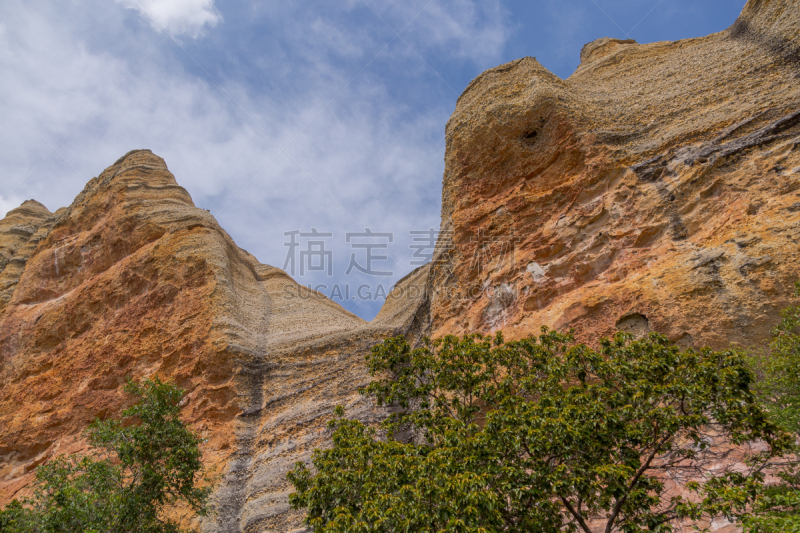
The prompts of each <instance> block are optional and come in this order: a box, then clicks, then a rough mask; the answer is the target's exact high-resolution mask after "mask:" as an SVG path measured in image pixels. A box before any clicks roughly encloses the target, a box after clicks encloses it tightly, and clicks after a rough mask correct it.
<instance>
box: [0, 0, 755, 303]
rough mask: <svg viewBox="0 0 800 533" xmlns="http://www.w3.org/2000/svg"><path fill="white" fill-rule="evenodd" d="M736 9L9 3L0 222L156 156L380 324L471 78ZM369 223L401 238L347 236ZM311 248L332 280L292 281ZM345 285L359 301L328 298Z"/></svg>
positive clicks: (357, 0)
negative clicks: (135, 152)
mask: <svg viewBox="0 0 800 533" xmlns="http://www.w3.org/2000/svg"><path fill="white" fill-rule="evenodd" d="M743 5H744V0H704V1H703V2H697V0H521V1H518V0H339V1H331V0H298V1H280V2H278V1H266V2H263V1H262V2H253V1H251V0H230V1H222V0H117V1H116V2H114V1H110V0H59V1H47V0H3V2H2V3H0V124H2V128H0V217H2V216H4V215H5V213H6V212H7V211H9V210H10V209H13V208H15V207H17V206H18V205H19V204H20V203H21V202H22V201H23V200H25V199H29V198H35V199H37V200H39V201H40V202H42V203H44V204H45V205H46V206H47V207H48V208H49V209H50V210H51V211H55V210H56V209H57V208H59V207H62V206H65V205H68V204H69V203H70V202H71V201H72V199H73V198H74V197H75V195H76V194H77V193H78V192H80V190H81V189H82V188H83V186H84V184H85V182H86V181H87V180H89V179H91V178H92V177H93V176H96V175H98V174H99V173H100V172H101V171H102V170H103V169H104V168H105V167H107V166H109V165H110V164H112V163H113V162H114V161H115V160H116V159H117V158H118V157H120V156H121V155H123V154H124V153H125V152H127V151H129V150H131V149H134V148H150V149H151V150H153V151H154V152H155V153H156V154H158V155H160V156H162V157H163V158H165V159H166V161H167V164H168V166H169V168H170V170H171V171H172V172H173V174H175V176H176V178H177V180H178V182H179V183H180V184H181V185H182V186H184V187H185V188H186V189H187V190H188V191H189V193H190V194H191V195H192V197H193V199H194V202H195V204H196V205H197V206H198V207H202V208H206V209H209V210H210V211H211V213H212V214H213V215H214V216H215V217H216V218H217V220H219V222H220V224H221V225H222V226H223V227H224V228H225V229H226V230H227V231H228V232H229V233H230V234H231V236H232V237H233V238H234V239H235V240H236V242H237V243H238V244H239V245H240V246H241V247H242V248H245V249H246V250H248V251H250V252H251V253H253V254H254V255H255V256H256V257H258V259H259V260H260V261H261V262H264V263H269V264H272V265H276V266H279V267H282V266H284V264H286V258H287V252H289V251H290V250H294V252H295V254H296V256H295V261H296V262H295V265H294V266H295V272H294V277H295V278H296V279H297V280H298V281H300V282H301V283H303V284H309V283H310V284H312V285H313V286H315V287H316V286H318V285H319V284H320V283H324V284H325V285H326V286H327V287H326V288H323V289H321V290H322V292H324V293H326V294H327V295H329V296H331V295H332V296H333V297H334V299H336V300H338V301H340V303H342V304H343V305H344V306H345V307H346V308H347V309H349V310H351V311H353V312H354V313H356V314H358V315H359V316H362V317H364V318H366V319H371V318H372V317H373V316H374V315H375V314H376V313H377V311H378V309H379V308H380V304H381V299H382V297H381V289H380V288H379V287H380V286H383V287H384V288H385V289H386V290H388V289H389V288H390V287H391V285H392V284H393V283H394V281H396V280H398V279H399V278H400V277H402V276H403V275H405V274H406V273H408V272H409V271H410V270H412V269H413V268H414V265H413V264H412V263H411V261H412V260H413V250H412V249H410V248H409V246H410V245H413V244H418V245H420V246H424V245H425V241H424V237H423V236H421V235H410V233H409V232H411V231H423V230H428V229H430V228H434V229H435V228H438V224H439V209H440V192H441V180H442V172H443V155H444V126H445V123H446V122H447V119H448V117H449V115H450V113H452V111H453V108H454V106H455V102H456V98H457V97H458V95H459V94H460V92H461V91H462V90H463V89H464V88H465V87H466V86H467V84H468V83H469V82H470V80H472V79H473V78H474V77H475V76H477V75H478V74H479V73H480V72H482V71H483V70H485V69H487V68H491V67H493V66H496V65H498V64H501V63H505V62H507V61H510V60H513V59H516V58H519V57H523V56H526V55H529V56H535V57H536V58H537V59H538V60H539V61H540V62H541V63H542V64H543V65H544V66H545V67H547V68H549V69H550V70H551V71H553V72H554V73H555V74H557V75H558V76H560V77H562V78H566V77H568V76H569V75H570V74H571V73H572V72H573V71H574V70H575V68H576V67H577V65H578V62H579V53H580V49H581V47H582V46H583V45H584V44H585V43H587V42H590V41H592V40H594V39H597V38H599V37H607V36H608V37H618V38H625V37H627V38H633V39H636V40H637V41H638V42H642V43H646V42H653V41H662V40H675V39H682V38H687V37H695V36H700V35H706V34H708V33H712V32H716V31H720V30H722V29H724V28H726V27H728V26H729V25H730V24H731V23H732V22H733V21H734V20H735V19H736V17H737V16H738V14H739V12H740V11H741V9H742V7H743ZM311 228H316V230H317V231H318V232H319V233H331V234H332V235H331V236H330V237H325V238H321V237H317V238H307V237H300V236H297V237H296V238H295V240H296V242H297V243H298V246H297V247H294V248H293V247H290V246H285V244H287V243H288V242H289V241H290V239H291V237H290V236H286V235H285V233H287V232H292V231H300V232H302V233H309V232H310V231H311ZM365 228H370V230H371V231H372V232H373V233H378V232H380V233H391V234H392V239H391V240H392V242H391V243H389V242H388V241H389V238H388V237H387V236H373V237H370V238H366V239H363V238H358V237H352V236H351V238H350V242H347V235H346V234H347V233H350V232H354V233H355V232H364V229H365ZM412 239H417V240H416V241H412ZM320 240H321V241H323V242H324V249H325V250H326V251H327V250H330V251H331V252H332V256H331V257H332V258H333V263H332V272H331V273H332V276H331V277H330V278H329V277H328V276H327V272H326V271H308V270H306V271H305V272H304V274H303V275H301V274H300V271H299V266H300V259H301V258H300V257H299V253H298V252H299V251H301V250H308V249H309V244H310V242H309V241H320ZM353 244H367V245H369V244H386V245H387V246H388V248H386V249H378V248H373V249H372V250H371V253H372V255H373V256H381V255H388V256H389V259H387V260H382V261H381V260H375V261H372V263H371V264H369V265H368V264H367V261H366V254H367V253H368V251H369V250H367V248H365V247H363V246H362V247H353ZM311 249H315V250H318V249H319V245H315V246H313V247H312V248H311ZM421 252H423V253H424V252H425V250H421ZM351 254H356V255H355V263H356V264H355V265H353V268H351V271H350V274H349V275H346V274H345V272H346V271H347V269H348V267H350V266H351V265H350V263H351ZM305 259H307V257H306V258H305ZM317 259H318V257H317ZM317 264H318V263H317ZM291 266H292V265H291V264H289V265H287V268H289V267H291ZM358 267H361V268H362V269H363V268H366V267H371V270H372V271H373V272H383V273H391V275H386V276H376V275H367V274H365V273H362V272H359V270H358ZM346 285H350V287H351V288H350V291H351V294H350V297H351V298H353V299H351V300H348V301H342V299H340V298H339V297H338V295H337V294H336V293H334V294H332V293H333V292H334V291H335V290H336V289H335V287H336V286H338V288H339V290H341V292H342V296H345V286H346ZM360 285H368V287H367V288H364V289H362V291H361V296H362V297H365V298H359V297H357V296H355V294H354V293H355V291H356V289H357V287H358V286H360Z"/></svg>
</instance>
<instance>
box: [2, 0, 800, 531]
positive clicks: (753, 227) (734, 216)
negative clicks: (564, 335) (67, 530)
mask: <svg viewBox="0 0 800 533" xmlns="http://www.w3.org/2000/svg"><path fill="white" fill-rule="evenodd" d="M798 51H800V2H798V1H797V0H750V2H749V3H748V4H747V6H746V7H745V9H744V11H743V12H742V15H741V17H740V18H739V19H738V20H737V22H736V23H735V24H734V25H733V26H732V27H731V28H730V29H728V30H726V31H723V32H720V33H718V34H714V35H711V36H708V37H704V38H698V39H689V40H685V41H679V42H672V43H654V44H648V45H639V44H636V43H635V42H633V41H630V40H624V41H623V40H618V39H601V40H598V41H595V42H593V43H590V44H588V45H586V46H585V47H584V49H583V51H582V52H581V61H582V62H581V65H580V67H579V68H578V69H577V70H576V72H575V73H574V74H573V75H572V76H571V77H570V78H568V79H566V80H561V79H559V78H557V77H556V76H554V75H553V74H551V73H550V72H548V71H547V70H546V69H544V68H543V67H542V66H541V65H539V63H537V62H536V60H535V59H532V58H524V59H520V60H517V61H514V62H511V63H508V64H506V65H502V66H500V67H497V68H494V69H491V70H489V71H487V72H485V73H483V74H482V75H480V76H479V77H478V78H476V79H475V80H474V81H473V82H472V83H471V84H470V85H469V87H467V89H466V90H465V91H464V94H463V95H462V96H461V97H460V98H459V100H458V104H457V107H456V110H455V112H454V113H453V116H452V118H451V119H450V121H449V123H448V124H447V130H446V131H447V151H446V154H445V160H446V168H445V176H444V190H443V204H442V229H443V230H444V233H443V237H442V238H441V239H440V242H439V246H438V252H437V255H436V257H435V260H434V262H433V263H432V264H431V265H430V266H426V267H422V268H420V269H418V270H416V271H415V272H413V273H412V274H410V275H409V276H407V277H406V278H405V279H403V280H401V281H400V282H399V283H398V285H397V287H396V289H395V291H394V292H393V293H392V294H391V295H390V297H389V299H388V300H387V303H386V304H385V306H384V308H383V309H382V310H381V312H380V313H379V315H378V316H377V317H376V319H375V320H373V321H372V322H371V323H367V322H365V321H363V320H361V319H359V318H358V317H355V316H353V315H352V314H350V313H348V312H347V311H345V310H344V309H342V308H341V307H339V306H338V305H336V304H334V303H333V302H331V301H330V300H328V299H326V298H325V297H324V296H322V295H320V294H318V293H315V292H313V291H310V290H307V289H305V288H304V287H302V286H299V285H298V284H297V283H295V282H294V281H293V280H292V279H291V278H290V277H289V276H288V275H287V274H286V273H284V272H283V271H281V270H280V269H277V268H274V267H271V266H267V265H262V264H259V263H258V261H257V260H256V259H255V258H254V257H253V256H251V255H250V254H248V253H247V252H245V251H244V250H241V249H240V248H238V247H237V246H236V244H235V243H234V242H233V240H232V239H231V238H230V237H229V236H228V235H227V233H225V231H224V230H222V229H221V228H220V227H219V225H218V224H217V222H216V221H215V220H214V218H213V217H212V216H211V215H210V214H209V213H208V212H206V211H205V210H202V209H197V208H196V207H195V206H194V205H193V203H192V200H191V198H190V196H189V194H188V193H187V192H186V191H185V190H184V189H183V188H181V187H180V186H178V185H177V183H176V182H175V179H174V177H173V176H172V174H171V173H170V172H169V171H168V169H167V166H166V164H165V163H164V161H163V160H162V159H161V158H159V157H158V156H155V155H153V154H152V153H151V152H150V151H148V150H137V151H133V152H130V153H128V154H126V155H125V156H124V157H122V158H121V159H120V160H119V161H117V162H116V163H115V164H114V165H112V166H111V167H109V168H108V169H106V170H105V171H104V172H103V173H102V174H101V175H100V176H98V177H96V178H94V179H92V180H91V181H90V182H89V183H88V184H87V186H86V188H85V189H84V191H83V192H82V193H81V194H80V195H78V197H77V198H76V199H75V200H74V202H73V203H72V204H71V205H70V206H69V207H67V208H63V209H60V210H58V211H57V212H56V213H55V214H52V213H50V212H49V211H47V209H45V208H44V206H42V205H41V204H38V203H37V202H34V201H28V202H25V203H24V204H23V205H22V206H21V207H20V208H18V209H15V210H13V211H11V212H9V214H8V215H7V216H6V218H5V219H4V220H2V221H0V505H2V504H4V503H6V502H7V501H8V500H9V499H10V498H12V497H14V496H15V495H21V494H24V493H25V491H26V490H28V489H29V487H30V483H31V480H32V476H33V469H34V468H35V467H36V466H37V465H39V464H42V463H43V462H45V461H47V460H48V459H49V458H51V457H53V456H55V455H58V454H62V453H72V452H81V451H83V450H85V449H86V443H85V441H84V440H83V438H82V436H81V432H82V430H83V429H84V428H85V427H86V425H87V424H88V423H89V422H90V421H91V420H92V419H94V418H95V417H101V418H102V417H106V416H112V415H114V414H116V413H118V412H119V410H120V409H121V408H122V407H123V406H124V402H125V401H126V399H125V397H124V395H123V394H122V393H121V392H120V385H121V384H122V383H124V381H125V379H126V378H139V377H142V376H151V375H159V376H162V377H166V378H170V379H173V380H175V381H176V382H177V383H178V384H179V385H180V386H182V387H184V388H186V389H187V390H188V391H189V395H188V399H187V405H186V408H185V413H186V417H187V420H189V421H190V422H191V423H192V425H193V426H194V427H195V428H196V429H197V430H198V431H200V432H201V433H203V434H204V435H206V436H207V437H208V441H207V442H206V443H205V445H204V454H205V460H206V462H207V464H209V465H210V466H211V467H212V469H213V470H214V471H216V472H217V473H219V474H220V476H221V482H220V484H219V486H218V488H217V490H216V492H215V502H216V506H217V514H216V516H215V517H213V518H212V519H209V520H208V521H206V522H205V523H203V524H202V525H203V527H204V528H205V529H206V530H208V531H215V532H223V533H233V532H246V533H255V532H258V533H264V532H287V531H291V530H293V529H297V528H300V527H301V519H302V517H301V516H300V515H299V514H297V513H295V512H292V511H291V510H289V508H288V505H287V495H288V493H289V491H290V486H289V484H288V483H287V482H286V480H285V474H286V472H287V471H288V470H289V469H290V468H291V467H292V465H293V463H294V462H295V461H297V460H308V458H309V457H310V453H311V450H312V449H314V448H315V447H320V446H324V445H325V443H326V442H327V438H328V434H327V433H326V430H325V423H326V421H327V420H329V419H330V417H331V416H332V410H333V407H334V406H335V405H340V404H341V405H345V406H346V407H347V409H348V413H350V414H351V415H352V416H354V417H357V418H359V419H361V420H364V421H367V422H374V421H376V420H378V419H379V418H380V417H381V416H382V415H383V414H382V413H381V412H380V411H378V410H377V409H376V408H375V407H374V406H373V405H371V404H370V403H369V402H366V401H365V400H364V399H363V398H361V397H360V396H359V395H358V393H357V392H356V389H357V388H358V386H360V385H361V384H363V383H365V382H366V380H367V375H366V371H365V368H364V362H363V356H364V354H365V353H366V352H367V350H368V349H369V347H370V346H371V345H372V344H374V343H376V342H379V341H380V340H381V339H383V338H385V337H387V336H389V335H395V334H400V333H403V334H406V335H409V336H411V337H413V338H418V337H420V336H421V335H423V334H432V335H433V336H441V335H444V334H447V333H463V332H467V331H474V330H480V331H486V332H490V331H496V330H498V329H503V330H504V332H505V333H506V336H507V337H510V338H519V337H524V336H527V335H529V334H532V333H533V334H535V333H537V332H538V330H539V328H540V327H541V326H542V325H547V326H550V327H557V328H575V330H576V332H577V335H578V336H579V338H581V339H584V340H589V341H591V340H593V339H596V338H597V336H598V335H603V334H610V333H612V332H613V331H614V330H615V329H617V328H620V329H625V330H628V331H631V332H633V333H634V334H637V335H638V334H643V333H646V332H647V331H653V330H654V331H659V332H662V333H664V334H666V335H668V336H669V337H670V339H672V340H673V341H674V342H676V343H677V344H679V345H681V346H699V345H706V344H708V345H711V346H714V347H722V346H726V345H727V344H729V343H731V342H736V343H739V344H742V345H753V344H756V343H758V342H761V341H763V340H764V339H765V338H766V337H767V335H768V331H769V328H770V327H771V326H772V325H773V324H774V323H775V321H776V317H777V311H778V309H780V308H781V307H783V306H785V305H786V304H787V303H789V296H790V294H791V285H792V283H793V282H794V281H795V280H796V279H797V278H798V266H800V257H798V240H800V60H798V57H800V56H799V55H798ZM408 289H413V290H408ZM187 520H188V518H187ZM720 531H722V530H720Z"/></svg>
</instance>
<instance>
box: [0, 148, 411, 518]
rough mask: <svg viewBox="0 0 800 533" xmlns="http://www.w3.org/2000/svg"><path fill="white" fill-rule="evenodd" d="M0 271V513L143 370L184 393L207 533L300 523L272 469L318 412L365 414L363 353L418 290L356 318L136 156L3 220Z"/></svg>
mask: <svg viewBox="0 0 800 533" xmlns="http://www.w3.org/2000/svg"><path fill="white" fill-rule="evenodd" d="M0 260H1V261H2V266H3V267H4V268H2V270H0V282H2V283H3V284H2V286H0V305H2V307H0V504H4V503H6V502H7V501H9V500H10V499H11V498H12V497H14V496H19V495H23V494H25V491H26V490H29V488H30V483H31V481H32V477H33V471H34V468H35V467H36V466H37V465H39V464H42V463H43V462H45V461H47V460H48V459H50V458H52V457H54V456H56V455H58V454H63V453H75V452H82V451H84V450H85V449H86V443H85V441H84V440H83V439H82V437H81V432H82V431H83V430H84V429H85V427H86V426H87V424H88V423H89V422H91V420H93V419H94V418H95V417H101V418H102V417H106V416H111V415H115V414H117V413H118V412H119V411H120V409H121V408H123V407H124V402H125V401H126V399H125V395H124V394H123V393H122V392H121V390H120V387H121V385H122V384H124V382H125V380H126V379H127V378H140V377H143V376H153V375H158V376H161V377H163V378H169V379H172V380H174V381H175V382H176V383H177V384H179V385H180V386H182V387H184V388H186V389H187V390H188V391H189V394H188V399H187V405H186V407H185V410H184V412H185V414H186V418H187V420H188V421H189V422H191V423H192V425H193V426H194V427H195V429H197V430H198V431H200V432H201V433H202V434H203V435H205V436H206V437H208V441H207V442H206V443H205V445H204V457H205V461H206V463H207V464H208V465H210V466H211V468H212V470H213V471H214V472H216V473H217V474H219V475H220V476H221V483H220V484H219V486H218V489H217V492H216V493H215V503H216V506H217V511H218V512H217V514H216V515H215V517H214V518H212V519H210V520H209V521H207V522H206V523H204V524H203V526H204V527H205V528H206V529H207V530H211V531H219V532H240V531H241V532H254V531H258V532H263V531H281V532H282V531H289V530H291V529H295V528H297V527H299V526H300V522H301V517H300V516H299V515H298V514H297V513H292V512H290V510H289V508H288V504H287V495H288V492H289V485H288V483H287V482H286V479H285V474H286V472H287V471H288V470H289V469H291V468H292V466H293V465H294V463H295V461H298V460H308V459H309V457H310V454H311V450H312V449H314V448H315V447H321V446H324V445H325V444H326V442H327V438H328V437H329V435H328V434H327V433H326V430H325V427H326V422H327V420H329V419H330V418H331V416H332V411H333V408H334V407H335V406H336V405H346V406H348V408H349V411H348V412H349V413H351V414H352V416H355V417H358V418H360V419H362V420H364V421H367V422H374V421H376V420H378V418H379V417H380V416H381V414H380V413H379V412H378V411H377V410H376V409H375V408H374V406H373V405H371V404H369V403H368V402H366V401H364V400H363V398H361V397H360V395H359V394H358V393H357V388H358V387H359V386H360V385H362V384H365V383H366V380H367V375H366V370H365V367H364V355H365V353H366V351H367V350H368V349H369V347H370V346H371V345H373V344H375V343H377V342H380V341H381V340H382V339H383V338H385V337H386V336H388V335H395V334H399V333H403V332H406V331H409V330H410V328H412V326H413V323H414V319H415V313H416V304H415V301H416V300H415V298H416V299H422V297H423V296H424V295H423V294H422V293H419V294H418V296H416V297H414V298H411V299H410V300H409V299H404V298H396V299H395V300H394V301H393V303H392V305H390V306H388V307H387V309H389V308H393V311H392V312H391V313H388V314H387V313H384V315H383V316H381V317H379V318H378V319H376V320H375V321H373V323H371V324H370V323H366V322H364V321H363V320H361V319H360V318H358V317H356V316H354V315H352V314H350V313H348V312H347V311H345V310H344V309H342V308H341V307H340V306H339V305H337V304H335V303H333V302H331V301H330V300H328V299H327V298H325V297H324V296H322V295H320V294H318V293H315V292H313V291H310V290H308V289H306V288H304V287H302V286H299V285H298V284H296V283H295V282H294V281H293V280H292V279H291V278H290V277H289V276H288V275H287V274H286V273H285V272H283V271H282V270H280V269H277V268H274V267H270V266H267V265H262V264H259V263H258V261H257V260H256V259H255V258H254V257H253V256H252V255H250V254H248V253H247V252H245V251H244V250H241V249H240V248H239V247H237V246H236V244H235V243H234V242H233V241H232V240H231V238H230V237H229V236H228V235H227V233H225V231H224V230H222V229H221V228H220V227H219V225H218V224H217V222H216V221H215V220H214V218H213V217H212V216H211V214H210V213H208V212H206V211H205V210H203V209H198V208H196V207H195V206H194V204H193V202H192V199H191V197H190V196H189V194H188V193H187V192H186V190H184V189H183V188H182V187H180V186H179V185H178V184H177V183H176V181H175V179H174V177H173V176H172V174H171V173H170V172H169V170H168V169H167V166H166V164H165V163H164V161H163V160H162V159H161V158H160V157H158V156H156V155H154V154H152V153H151V152H150V151H149V150H137V151H133V152H130V153H128V154H127V155H125V156H124V157H122V158H121V159H120V160H119V161H117V162H116V163H115V164H114V165H112V166H111V167H109V168H108V169H106V170H105V171H104V172H103V173H102V174H101V175H100V176H98V177H97V178H94V179H92V180H91V181H90V182H89V183H88V184H87V186H86V188H85V189H84V190H83V192H82V193H81V194H80V195H78V197H77V198H76V199H75V201H74V202H73V203H72V204H71V205H70V206H69V207H68V208H66V209H62V210H59V211H58V212H57V213H56V214H55V215H52V214H51V213H49V212H48V211H47V210H46V209H45V208H44V207H43V206H41V204H38V203H35V202H26V203H25V204H23V206H22V207H20V208H19V209H16V210H14V211H11V212H9V214H8V216H7V217H6V219H4V220H3V221H2V222H0ZM423 270H424V269H423ZM412 277H413V276H412ZM417 278H420V274H417V277H416V278H414V279H417ZM421 279H423V280H424V279H426V276H425V275H424V274H422V275H421ZM423 290H424V287H423ZM2 298H5V299H4V300H3V299H2Z"/></svg>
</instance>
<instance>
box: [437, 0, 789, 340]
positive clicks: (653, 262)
mask: <svg viewBox="0 0 800 533" xmlns="http://www.w3.org/2000/svg"><path fill="white" fill-rule="evenodd" d="M799 32H800V2H798V1H796V0H751V1H750V2H749V3H748V4H747V5H746V7H745V9H744V11H743V12H742V14H741V16H740V18H739V19H738V20H737V21H736V23H735V24H734V25H733V26H732V27H731V28H730V29H728V30H726V31H723V32H721V33H718V34H714V35H710V36H708V37H703V38H698V39H689V40H685V41H678V42H661V43H653V44H647V45H640V44H636V43H635V42H633V41H629V40H628V41H621V40H616V39H601V40H598V41H595V42H593V43H590V44H588V45H586V46H585V47H584V49H583V51H582V53H581V60H582V61H581V64H580V66H579V67H578V69H577V70H576V71H575V73H574V74H573V75H572V76H570V77H569V78H568V79H566V80H561V79H559V78H557V77H556V76H554V75H553V74H551V73H550V72H548V71H547V70H546V69H545V68H543V67H542V66H541V65H540V64H539V63H538V62H537V61H536V60H535V59H533V58H524V59H520V60H517V61H513V62H511V63H508V64H506V65H502V66H500V67H497V68H494V69H491V70H489V71H487V72H485V73H483V74H481V75H480V76H479V77H478V78H476V79H475V80H474V81H473V82H472V83H471V84H470V85H469V87H467V89H466V90H465V91H464V94H462V95H461V97H460V98H459V100H458V104H457V106H456V110H455V112H454V113H453V116H452V118H451V119H450V121H449V122H448V124H447V152H446V155H445V161H446V169H445V176H444V191H443V206H442V228H443V229H446V230H450V231H451V232H452V239H451V240H449V241H448V240H444V239H443V240H442V242H440V245H441V247H442V248H443V249H444V252H443V253H442V254H440V256H439V262H438V263H437V265H436V268H435V269H434V279H433V280H432V285H433V287H434V290H433V291H432V292H431V294H432V299H431V302H430V306H431V313H432V319H433V326H434V332H435V333H436V334H437V335H441V334H444V333H450V332H456V333H460V332H466V331H471V330H484V331H493V330H496V329H499V328H502V329H503V330H504V331H505V332H506V333H507V334H509V335H510V336H511V337H514V338H516V337H521V336H525V335H528V334H529V333H531V332H534V333H535V332H537V331H538V329H539V327H540V326H541V325H547V326H550V327H558V328H569V327H574V328H576V330H577V333H578V335H579V337H581V338H583V339H591V338H594V337H595V336H596V335H597V334H609V333H611V332H612V331H613V330H614V329H615V328H617V327H619V328H622V329H629V330H632V331H634V332H637V333H641V332H645V331H649V330H655V331H659V332H662V333H665V334H666V335H668V336H669V337H670V338H671V339H672V340H674V341H675V342H677V343H679V344H681V345H684V346H690V345H694V346H701V345H711V346H714V347H722V346H726V345H728V344H729V343H730V342H736V343H740V344H743V345H752V344H754V343H757V342H759V341H762V340H763V339H764V338H765V337H766V336H767V335H768V331H769V328H770V327H772V325H774V324H775V322H776V319H777V311H778V309H780V308H781V307H782V306H785V305H786V304H787V303H788V301H789V300H788V298H789V296H790V294H791V292H792V284H793V282H794V281H795V280H796V279H797V278H798V274H800V273H799V272H798V266H800V257H798V240H799V239H800V196H798V193H799V192H800V59H799V58H800V55H798V51H800V33H799Z"/></svg>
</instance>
